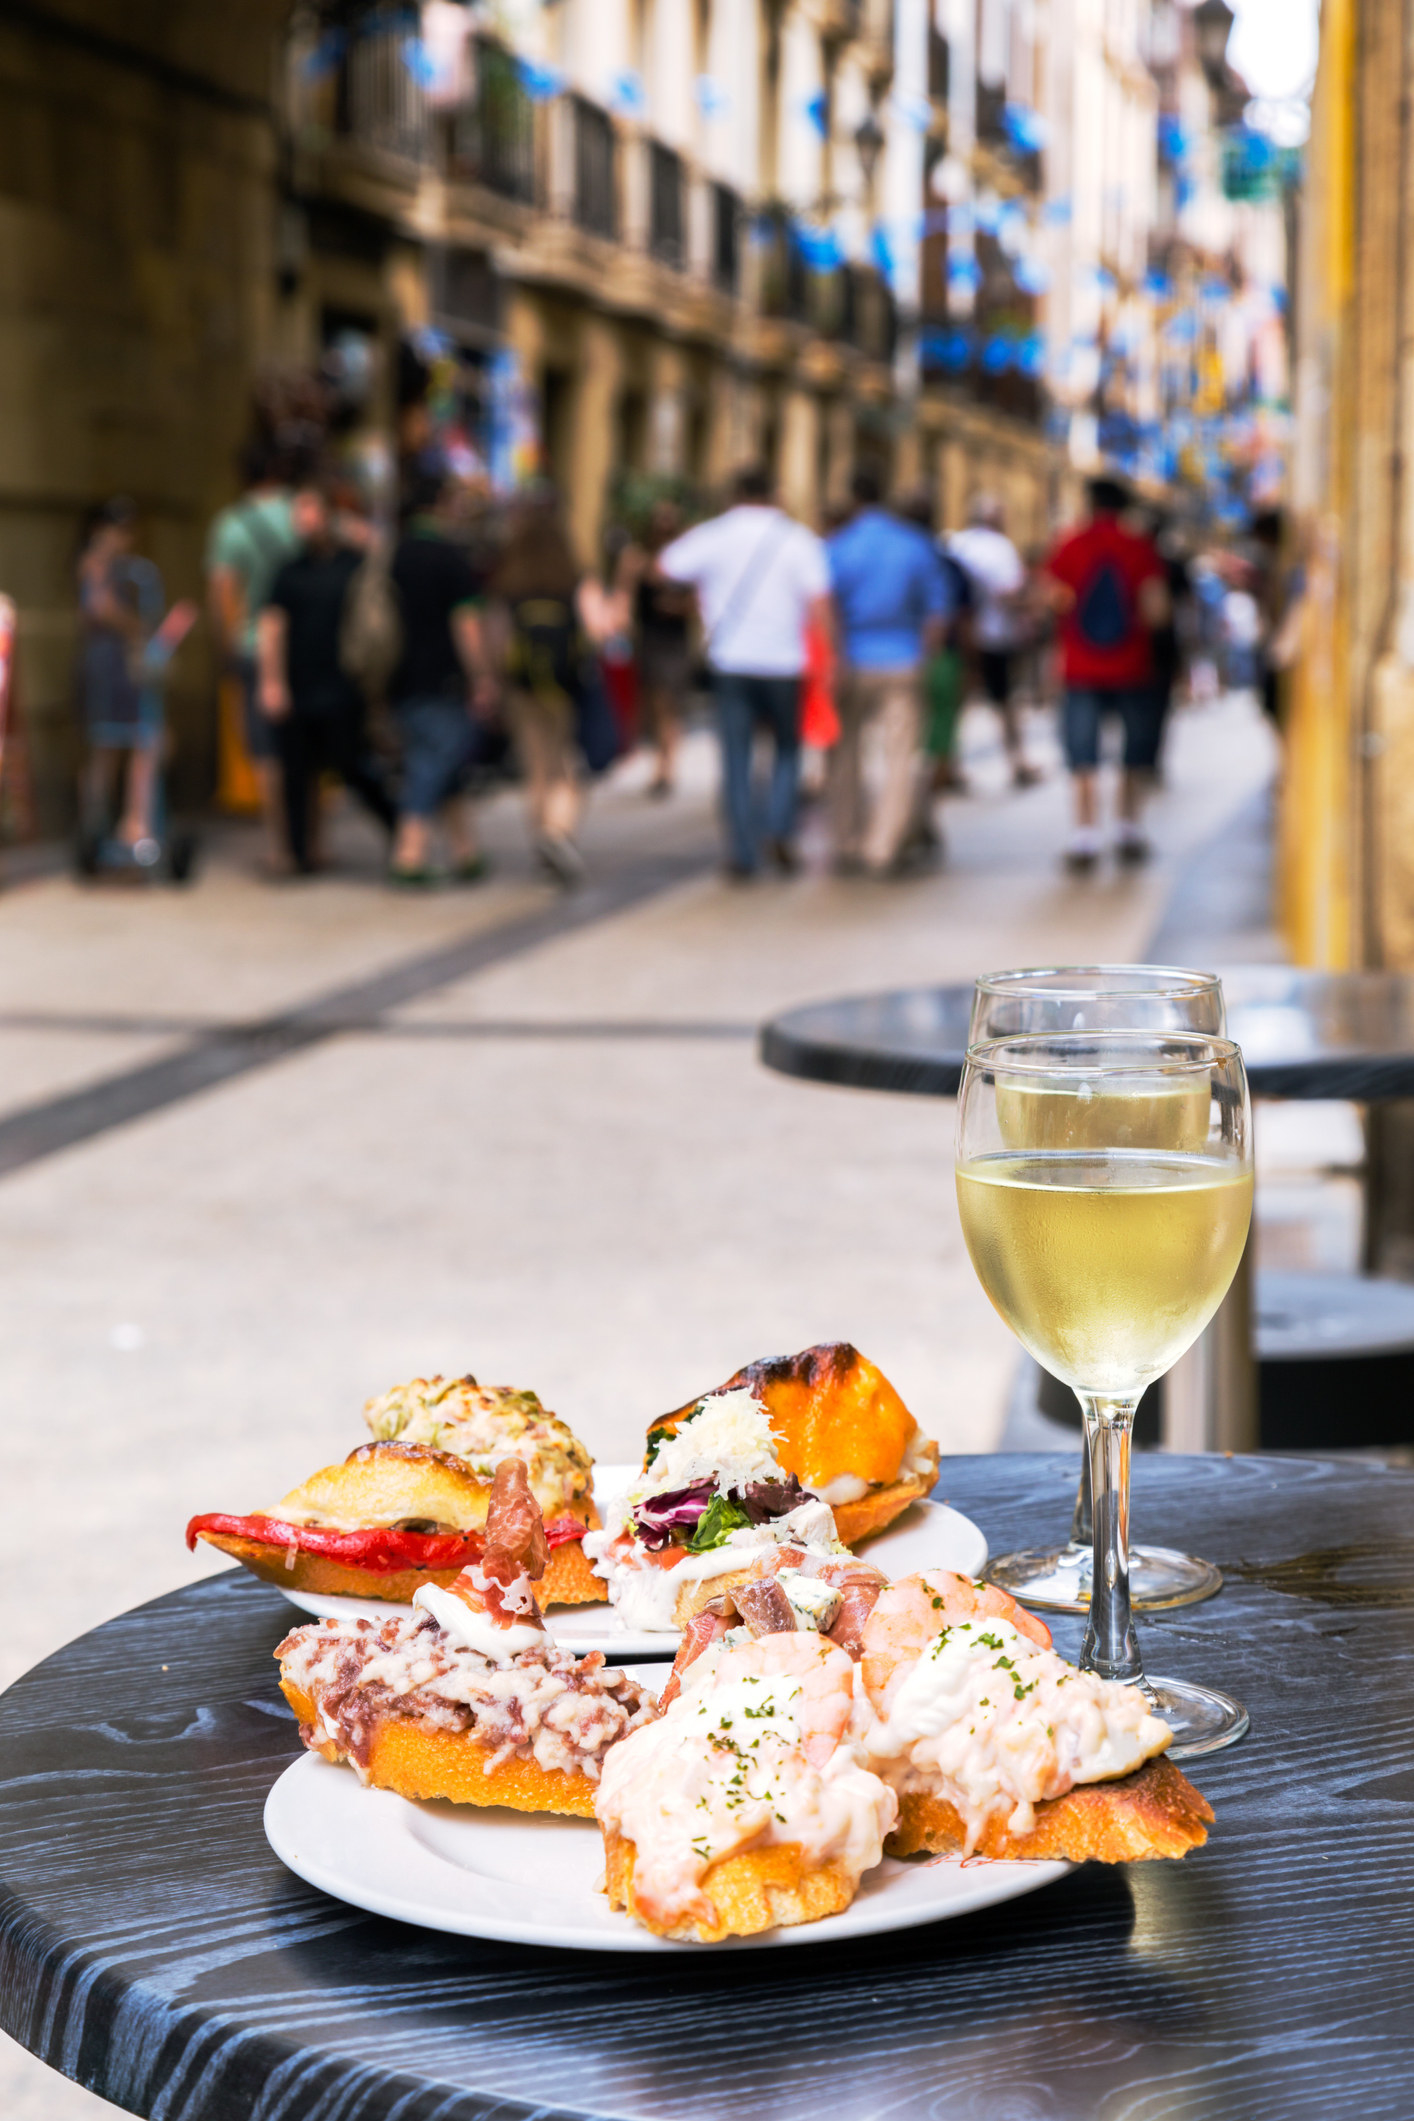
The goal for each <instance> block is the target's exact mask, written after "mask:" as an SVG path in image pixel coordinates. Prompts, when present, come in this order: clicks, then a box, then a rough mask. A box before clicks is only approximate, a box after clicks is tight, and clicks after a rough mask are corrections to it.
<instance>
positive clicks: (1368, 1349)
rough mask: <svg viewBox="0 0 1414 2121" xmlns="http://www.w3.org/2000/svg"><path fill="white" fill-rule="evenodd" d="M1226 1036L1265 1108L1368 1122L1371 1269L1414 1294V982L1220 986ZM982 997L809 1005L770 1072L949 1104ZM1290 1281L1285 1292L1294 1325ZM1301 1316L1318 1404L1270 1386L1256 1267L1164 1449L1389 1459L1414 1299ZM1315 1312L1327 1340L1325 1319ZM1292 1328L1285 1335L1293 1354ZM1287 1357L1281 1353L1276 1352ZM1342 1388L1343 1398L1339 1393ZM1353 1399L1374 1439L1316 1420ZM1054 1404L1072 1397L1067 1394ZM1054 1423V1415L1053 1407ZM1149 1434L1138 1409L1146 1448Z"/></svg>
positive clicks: (1302, 980) (1370, 975)
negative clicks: (1361, 1370)
mask: <svg viewBox="0 0 1414 2121" xmlns="http://www.w3.org/2000/svg"><path fill="white" fill-rule="evenodd" d="M1223 990H1224V994H1225V997H1226V1001H1227V1015H1228V1029H1229V1031H1230V1033H1231V1035H1232V1036H1233V1038H1235V1039H1236V1040H1237V1042H1238V1044H1239V1045H1240V1046H1241V1047H1242V1054H1243V1059H1244V1061H1245V1063H1246V1067H1247V1077H1248V1081H1249V1083H1250V1085H1251V1089H1252V1094H1253V1096H1254V1097H1267V1098H1283V1099H1300V1100H1311V1099H1318V1098H1349V1099H1352V1100H1355V1101H1357V1102H1360V1103H1363V1104H1364V1105H1365V1106H1366V1107H1367V1118H1366V1172H1367V1178H1366V1187H1365V1217H1366V1232H1367V1234H1366V1244H1365V1261H1366V1265H1367V1266H1368V1267H1371V1268H1374V1269H1376V1270H1377V1271H1390V1272H1394V1273H1396V1274H1400V1275H1404V1276H1407V1277H1409V1278H1411V1279H1414V1104H1411V1103H1410V1100H1411V1099H1414V979H1410V978H1407V977H1405V976H1403V975H1401V974H1398V973H1392V972H1342V973H1331V972H1300V971H1295V970H1293V969H1291V968H1290V967H1288V966H1284V965H1251V966H1239V967H1237V968H1236V969H1235V970H1234V969H1229V970H1227V971H1224V973H1223ZM972 994H973V990H972V988H971V987H968V986H957V987H907V988H900V989H897V990H895V991H894V992H892V993H884V994H861V995H854V996H850V997H847V998H845V999H843V1000H840V1001H830V1002H815V1003H811V1004H809V1005H808V1006H807V1007H805V1008H800V1009H791V1010H788V1011H786V1012H785V1013H784V1014H783V1015H781V1016H778V1017H775V1018H773V1019H772V1020H771V1021H770V1022H769V1023H767V1024H766V1025H765V1026H764V1027H763V1030H762V1033H761V1058H762V1060H763V1061H764V1062H765V1063H766V1065H767V1066H768V1067H770V1068H774V1069H776V1070H777V1071H778V1072H780V1073H781V1074H784V1075H795V1076H801V1077H803V1078H805V1079H806V1080H807V1081H810V1082H820V1083H837V1084H841V1085H843V1086H845V1087H847V1088H851V1089H856V1090H894V1091H902V1092H905V1093H909V1094H912V1095H914V1096H921V1097H953V1096H955V1095H956V1093H957V1087H958V1084H959V1082H960V1081H961V1078H962V1064H963V1058H964V1055H965V1053H966V1049H967V1026H968V1019H969V1016H970V1014H971V1009H972ZM1293 1279H1294V1278H1293V1277H1292V1276H1290V1275H1287V1276H1284V1277H1282V1288H1281V1289H1280V1290H1279V1291H1274V1292H1272V1293H1273V1301H1274V1303H1275V1305H1276V1308H1277V1309H1278V1311H1280V1312H1282V1313H1283V1314H1289V1313H1290V1312H1291V1311H1292V1308H1293V1306H1292V1296H1293ZM1306 1280H1307V1282H1308V1284H1309V1286H1308V1287H1306V1288H1305V1289H1304V1290H1303V1291H1301V1292H1300V1301H1299V1302H1298V1304H1297V1305H1296V1310H1297V1313H1298V1315H1299V1313H1300V1312H1302V1311H1305V1312H1307V1313H1308V1314H1309V1315H1310V1316H1311V1319H1312V1323H1313V1331H1312V1334H1311V1337H1310V1343H1309V1348H1310V1354H1311V1355H1312V1356H1313V1357H1314V1358H1317V1359H1318V1360H1319V1358H1321V1357H1323V1356H1329V1357H1332V1358H1337V1359H1338V1365H1349V1364H1350V1363H1352V1362H1356V1363H1360V1364H1362V1365H1363V1364H1364V1363H1366V1362H1367V1361H1368V1363H1369V1364H1370V1369H1369V1374H1368V1375H1357V1373H1356V1371H1355V1370H1353V1369H1347V1371H1346V1375H1345V1379H1344V1382H1345V1386H1346V1389H1345V1391H1344V1392H1341V1391H1340V1390H1339V1384H1340V1379H1341V1370H1340V1367H1339V1366H1337V1368H1336V1369H1335V1371H1334V1374H1332V1364H1331V1362H1330V1361H1326V1362H1324V1363H1323V1364H1322V1365H1321V1369H1320V1374H1319V1375H1318V1374H1317V1371H1316V1368H1315V1367H1314V1365H1313V1366H1312V1369H1311V1375H1310V1378H1309V1381H1308V1382H1309V1387H1310V1388H1309V1389H1305V1390H1303V1389H1302V1387H1303V1380H1302V1379H1301V1378H1300V1377H1299V1376H1297V1375H1296V1374H1295V1373H1294V1372H1291V1371H1288V1369H1287V1368H1286V1366H1285V1365H1283V1366H1282V1369H1281V1370H1280V1371H1278V1372H1276V1373H1275V1374H1274V1375H1273V1376H1272V1377H1271V1378H1270V1379H1268V1380H1267V1381H1266V1382H1265V1383H1264V1385H1263V1394H1262V1397H1263V1401H1265V1402H1269V1403H1267V1404H1261V1405H1259V1393H1258V1376H1257V1362H1256V1348H1257V1340H1258V1336H1259V1329H1260V1321H1259V1311H1260V1309H1261V1308H1263V1302H1264V1291H1263V1290H1262V1289H1258V1290H1257V1291H1256V1292H1255V1293H1254V1290H1253V1286H1252V1274H1251V1251H1250V1248H1249V1250H1248V1252H1247V1253H1246V1254H1244V1258H1243V1263H1242V1265H1241V1266H1240V1267H1239V1269H1238V1272H1237V1275H1236V1277H1235V1278H1234V1281H1233V1285H1232V1288H1231V1290H1230V1291H1229V1292H1228V1295H1227V1296H1226V1298H1225V1299H1224V1301H1223V1303H1222V1305H1221V1306H1220V1307H1219V1309H1218V1312H1217V1314H1216V1316H1215V1317H1214V1318H1213V1320H1212V1322H1211V1324H1210V1325H1209V1326H1208V1327H1207V1329H1206V1331H1205V1332H1204V1333H1202V1334H1201V1335H1200V1336H1199V1338H1198V1340H1197V1341H1196V1342H1195V1343H1194V1345H1193V1347H1192V1348H1190V1349H1189V1351H1188V1353H1187V1354H1186V1355H1184V1356H1183V1357H1182V1358H1181V1359H1180V1361H1179V1362H1177V1363H1176V1364H1175V1365H1174V1367H1173V1369H1172V1370H1171V1371H1170V1372H1169V1374H1168V1376H1167V1378H1165V1379H1164V1381H1163V1387H1162V1391H1161V1394H1160V1395H1159V1396H1160V1398H1161V1401H1162V1410H1163V1411H1162V1433H1163V1439H1164V1441H1165V1443H1166V1444H1167V1445H1168V1446H1169V1448H1170V1449H1175V1450H1180V1451H1196V1450H1231V1451H1249V1450H1255V1449H1256V1448H1257V1446H1258V1443H1259V1442H1267V1443H1273V1442H1276V1443H1282V1444H1293V1445H1296V1446H1297V1447H1303V1446H1304V1447H1307V1448H1309V1447H1311V1446H1312V1445H1313V1444H1314V1445H1315V1446H1316V1447H1317V1448H1319V1447H1321V1446H1322V1445H1324V1446H1325V1447H1326V1448H1329V1447H1330V1446H1331V1445H1333V1444H1342V1445H1344V1444H1370V1445H1375V1444H1388V1443H1395V1442H1404V1441H1406V1440H1409V1439H1410V1437H1411V1436H1412V1435H1414V1429H1411V1418H1410V1415H1409V1412H1408V1408H1409V1406H1410V1404H1411V1399H1414V1288H1410V1289H1406V1288H1404V1287H1402V1286H1401V1285H1400V1283H1398V1282H1386V1283H1383V1284H1381V1285H1379V1286H1378V1287H1376V1288H1374V1289H1373V1290H1372V1288H1371V1285H1370V1283H1369V1281H1368V1280H1367V1279H1366V1278H1365V1277H1363V1276H1344V1277H1341V1276H1333V1275H1324V1276H1315V1275H1312V1276H1309V1277H1306ZM1318 1314H1319V1325H1317V1315H1318ZM1289 1330H1290V1329H1289V1327H1288V1329H1287V1337H1288V1338H1289ZM1283 1352H1285V1351H1283ZM1333 1386H1335V1387H1336V1390H1335V1391H1334V1392H1333V1390H1332V1387H1333ZM1333 1397H1344V1398H1346V1399H1348V1400H1349V1401H1351V1402H1352V1403H1353V1404H1354V1405H1356V1406H1357V1407H1359V1408H1361V1409H1362V1414H1363V1426H1360V1425H1358V1422H1357V1426H1356V1427H1355V1428H1351V1427H1350V1426H1349V1425H1348V1412H1347V1415H1346V1417H1345V1419H1346V1423H1347V1425H1346V1426H1345V1427H1344V1428H1342V1426H1341V1417H1340V1416H1336V1417H1335V1418H1334V1419H1332V1418H1329V1417H1327V1418H1324V1419H1323V1415H1322V1407H1323V1405H1324V1404H1325V1403H1326V1402H1329V1401H1330V1400H1331V1399H1332V1398H1333ZM1055 1398H1056V1400H1057V1401H1058V1403H1059V1406H1063V1407H1067V1408H1068V1407H1069V1405H1070V1399H1071V1395H1070V1394H1069V1393H1068V1392H1067V1391H1065V1390H1064V1389H1063V1388H1059V1387H1058V1388H1056V1392H1055ZM1053 1411H1054V1409H1053ZM1146 1419H1147V1420H1149V1421H1150V1422H1152V1417H1151V1416H1149V1415H1148V1413H1147V1409H1141V1415H1140V1426H1139V1430H1138V1432H1137V1433H1138V1434H1139V1435H1140V1436H1141V1438H1145V1439H1146V1440H1147V1438H1148V1436H1149V1435H1150V1433H1152V1432H1151V1430H1149V1429H1146V1427H1145V1422H1146Z"/></svg>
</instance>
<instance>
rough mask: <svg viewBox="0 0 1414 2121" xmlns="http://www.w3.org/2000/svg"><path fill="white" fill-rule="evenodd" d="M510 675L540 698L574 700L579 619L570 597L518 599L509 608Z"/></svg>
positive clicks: (577, 685) (578, 654)
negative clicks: (551, 696)
mask: <svg viewBox="0 0 1414 2121" xmlns="http://www.w3.org/2000/svg"><path fill="white" fill-rule="evenodd" d="M510 614H511V640H510V649H509V652H508V655H507V674H508V676H509V677H510V679H511V681H512V683H513V684H517V685H520V686H522V687H523V688H524V689H525V691H527V692H534V693H538V694H540V695H542V696H543V695H545V694H547V693H560V694H563V695H564V696H565V697H566V698H568V699H573V698H574V697H575V695H576V693H577V692H578V689H579V682H580V664H581V659H582V646H581V642H580V635H579V620H578V618H577V617H576V616H575V609H574V603H573V601H572V599H570V598H568V597H535V596H530V597H517V599H516V601H515V602H514V603H513V604H512V605H511V607H510Z"/></svg>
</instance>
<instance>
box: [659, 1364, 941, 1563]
mask: <svg viewBox="0 0 1414 2121" xmlns="http://www.w3.org/2000/svg"><path fill="white" fill-rule="evenodd" d="M720 1391H721V1392H739V1391H746V1392H749V1393H750V1394H751V1396H752V1398H753V1399H755V1400H756V1401H757V1402H758V1404H759V1405H761V1406H762V1407H764V1408H765V1411H766V1418H767V1421H768V1423H769V1425H770V1430H771V1438H772V1443H773V1446H774V1450H775V1456H776V1458H777V1460H778V1461H779V1463H780V1466H781V1468H782V1470H783V1472H785V1473H787V1474H789V1475H793V1476H794V1478H795V1479H797V1480H798V1481H799V1482H800V1483H801V1485H802V1486H803V1487H806V1488H808V1489H809V1490H810V1492H811V1493H812V1494H814V1495H818V1496H820V1498H821V1499H822V1501H824V1502H827V1503H829V1505H830V1507H831V1509H832V1510H833V1511H834V1513H835V1526H836V1530H837V1531H838V1534H839V1537H840V1538H841V1539H842V1540H843V1541H844V1543H845V1545H846V1546H849V1547H853V1546H857V1545H858V1544H859V1542H860V1540H862V1539H867V1538H869V1536H870V1535H871V1533H874V1532H882V1531H883V1530H884V1528H885V1526H886V1525H890V1524H892V1523H893V1521H894V1519H895V1518H896V1517H898V1516H899V1515H900V1514H901V1513H902V1512H903V1511H904V1510H906V1509H907V1508H908V1505H909V1504H910V1503H911V1502H915V1501H917V1499H918V1498H919V1497H920V1496H922V1495H926V1494H927V1493H928V1491H929V1489H930V1488H931V1487H932V1485H933V1483H934V1481H935V1480H936V1479H937V1477H938V1446H937V1445H936V1443H934V1442H933V1441H932V1440H931V1438H929V1437H927V1436H925V1435H924V1434H923V1432H922V1430H921V1429H920V1428H919V1426H918V1424H917V1422H916V1421H915V1420H914V1418H913V1416H912V1415H911V1414H910V1413H909V1411H908V1409H907V1407H906V1406H905V1405H904V1403H903V1401H902V1400H901V1399H900V1398H899V1396H898V1393H897V1392H896V1391H895V1390H894V1388H893V1386H892V1385H891V1384H890V1383H889V1380H888V1379H887V1377H885V1375H884V1373H883V1371H882V1370H879V1369H876V1368H875V1366H874V1364H873V1363H872V1362H868V1361H866V1359H865V1357H864V1356H862V1355H861V1354H860V1353H859V1350H858V1349H857V1348H852V1347H851V1346H850V1344H849V1342H848V1341H847V1340H838V1341H828V1342H826V1343H824V1344H823V1345H822V1346H820V1347H815V1348H805V1349H803V1350H802V1351H801V1353H800V1354H799V1355H778V1356H774V1357H772V1358H770V1359H768V1360H767V1361H764V1362H751V1363H748V1364H747V1365H746V1367H745V1369H742V1370H738V1371H737V1373H736V1375H735V1377H729V1378H728V1379H727V1382H726V1383H725V1384H724V1385H723V1386H721V1387H720ZM716 1396H718V1395H717V1394H711V1395H709V1397H716ZM703 1404H704V1401H703V1400H700V1399H695V1400H693V1401H692V1402H691V1404H690V1405H688V1406H685V1407H679V1408H678V1409H677V1411H676V1413H673V1414H664V1415H663V1416H662V1417H661V1418H660V1419H659V1420H658V1421H656V1422H655V1423H654V1424H653V1427H652V1428H651V1429H650V1430H649V1434H648V1443H649V1452H650V1460H649V1461H648V1462H649V1463H651V1453H652V1451H653V1448H654V1444H655V1441H658V1442H661V1441H663V1440H665V1439H666V1438H668V1437H671V1436H674V1435H676V1434H677V1432H678V1430H679V1429H680V1428H681V1427H682V1425H683V1423H684V1422H687V1421H692V1420H694V1419H695V1418H696V1417H697V1415H698V1414H699V1411H700V1409H701V1408H702V1406H703Z"/></svg>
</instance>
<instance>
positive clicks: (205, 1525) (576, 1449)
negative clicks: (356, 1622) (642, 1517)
mask: <svg viewBox="0 0 1414 2121" xmlns="http://www.w3.org/2000/svg"><path fill="white" fill-rule="evenodd" d="M365 1418H366V1420H367V1422H368V1425H369V1427H370V1428H371V1429H372V1430H373V1433H374V1436H375V1438H377V1439H378V1440H377V1441H376V1442H373V1443H367V1444H362V1445H360V1446H359V1448H358V1449H357V1450H355V1451H351V1452H350V1453H349V1456H348V1457H347V1458H346V1459H344V1460H343V1461H342V1463H341V1464H339V1465H333V1466H325V1467H323V1468H322V1469H321V1470H320V1471H319V1472H318V1473H315V1474H313V1475H312V1476H311V1478H310V1479H308V1480H306V1481H303V1482H302V1483H301V1484H300V1486H299V1487H297V1488H295V1489H293V1490H292V1491H291V1493H290V1494H288V1495H286V1496H285V1497H284V1498H283V1500H281V1501H280V1502H277V1503H275V1504H274V1505H273V1507H271V1508H270V1509H268V1510H260V1511H256V1512H254V1513H253V1514H251V1515H249V1516H232V1515H226V1514H224V1513H220V1512H218V1513H216V1514H214V1515H211V1516H206V1517H194V1518H193V1519H192V1521H191V1523H190V1524H189V1525H188V1526H187V1545H188V1546H189V1547H194V1546H195V1544H196V1542H197V1540H198V1539H202V1540H205V1541H206V1542H207V1543H208V1544H209V1545H211V1546H214V1547H219V1548H221V1550H222V1551H223V1552H224V1553H227V1554H231V1555H234V1557H235V1558H236V1560H238V1561H241V1562H244V1564H245V1566H246V1567H247V1568H248V1569H251V1570H252V1571H253V1572H254V1573H255V1574H256V1575H257V1576H262V1577H264V1578H265V1579H266V1581H267V1582H269V1583H277V1584H280V1585H281V1586H282V1587H284V1588H286V1589H288V1590H297V1591H307V1592H312V1593H313V1594H314V1595H316V1596H318V1597H347V1598H376V1599H381V1600H385V1601H387V1602H389V1603H391V1604H394V1605H406V1604H407V1603H408V1601H409V1600H410V1599H411V1598H412V1595H413V1593H414V1591H416V1590H417V1588H418V1586H419V1585H420V1584H424V1583H434V1584H441V1585H443V1586H446V1585H447V1584H450V1583H451V1581H452V1579H453V1578H454V1577H455V1576H456V1575H457V1574H458V1573H459V1571H460V1570H462V1569H464V1568H465V1567H466V1566H467V1564H468V1563H469V1562H473V1561H475V1560H476V1559H477V1558H478V1557H479V1555H480V1553H481V1548H482V1540H483V1528H484V1526H485V1523H486V1512H487V1508H488V1506H489V1503H490V1497H491V1482H492V1478H493V1475H494V1474H495V1471H496V1469H497V1467H498V1466H499V1465H501V1464H502V1463H503V1462H504V1461H505V1460H506V1459H508V1458H515V1459H517V1460H518V1461H519V1462H520V1463H522V1464H523V1465H524V1466H525V1468H526V1471H527V1473H528V1475H529V1479H530V1489H531V1493H532V1494H533V1495H534V1497H535V1500H536V1502H537V1504H538V1505H539V1507H540V1510H541V1512H542V1514H543V1516H544V1519H545V1534H546V1539H547V1541H548V1544H549V1549H550V1561H549V1566H548V1568H547V1570H546V1572H545V1580H544V1583H543V1585H542V1587H541V1597H542V1601H543V1603H544V1604H546V1605H586V1604H590V1603H593V1602H594V1601H597V1600H600V1599H603V1598H604V1597H605V1595H606V1592H605V1588H604V1584H603V1582H602V1581H601V1579H600V1578H599V1577H597V1576H596V1575H595V1574H594V1572H593V1571H592V1570H591V1568H590V1567H589V1564H588V1562H587V1561H586V1560H585V1557H584V1548H583V1546H582V1544H581V1541H582V1540H583V1537H584V1534H585V1532H586V1530H588V1529H590V1528H591V1527H595V1526H597V1525H598V1523H599V1517H598V1513H597V1511H596V1510H595V1507H594V1494H593V1466H592V1461H591V1460H590V1457H589V1454H588V1452H587V1451H586V1450H585V1448H584V1446H583V1444H582V1443H581V1442H580V1441H579V1439H578V1437H576V1436H575V1435H574V1434H573V1433H572V1431H571V1430H570V1429H569V1428H567V1427H566V1425H565V1423H564V1422H562V1421H561V1420H560V1419H559V1418H558V1416H557V1415H554V1414H551V1413H548V1412H547V1411H546V1409H545V1408H544V1407H542V1406H541V1404H540V1402H539V1400H538V1399H537V1398H536V1396H535V1394H534V1393H533V1392H520V1391H513V1390H511V1389H510V1388H509V1387H507V1386H500V1385H491V1386H488V1385H478V1384H477V1382H476V1380H475V1378H474V1377H458V1378H452V1379H450V1380H449V1379H446V1378H442V1377H432V1378H414V1379H413V1381H412V1382H411V1383H410V1384H406V1385H398V1386H396V1387H395V1388H394V1389H393V1390H392V1391H391V1392H386V1393H384V1394H383V1396H382V1397H381V1398H380V1399H375V1400H371V1401H370V1402H369V1404H368V1407H367V1409H366V1413H365Z"/></svg>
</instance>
